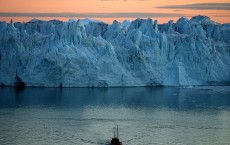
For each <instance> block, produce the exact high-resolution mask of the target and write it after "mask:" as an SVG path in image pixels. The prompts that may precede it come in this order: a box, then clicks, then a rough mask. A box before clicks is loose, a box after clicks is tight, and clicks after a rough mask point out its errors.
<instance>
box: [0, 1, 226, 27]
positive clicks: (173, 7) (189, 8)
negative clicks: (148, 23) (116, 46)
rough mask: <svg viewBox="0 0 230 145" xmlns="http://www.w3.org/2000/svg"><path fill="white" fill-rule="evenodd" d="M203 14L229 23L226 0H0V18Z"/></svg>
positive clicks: (165, 18) (173, 17) (158, 17)
mask: <svg viewBox="0 0 230 145" xmlns="http://www.w3.org/2000/svg"><path fill="white" fill-rule="evenodd" d="M195 15H206V16H209V17H211V19H212V20H214V21H216V22H219V23H230V0H0V21H7V22H9V21H10V20H11V19H13V21H14V22H16V21H19V22H27V21H29V20H31V19H32V18H38V19H41V20H51V19H58V20H62V21H68V19H69V18H73V19H83V18H93V19H97V20H102V21H105V22H107V23H112V22H113V20H118V21H120V22H121V21H123V20H125V19H130V20H134V19H136V18H152V19H154V20H158V22H159V23H165V22H168V21H169V20H174V21H176V20H178V19H179V18H180V17H187V18H191V17H192V16H195Z"/></svg>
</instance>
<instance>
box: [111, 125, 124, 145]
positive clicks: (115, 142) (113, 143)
mask: <svg viewBox="0 0 230 145" xmlns="http://www.w3.org/2000/svg"><path fill="white" fill-rule="evenodd" d="M116 130H117V134H116ZM110 145H122V143H121V141H120V140H119V138H118V125H117V128H115V127H114V137H113V138H112V140H111V143H110Z"/></svg>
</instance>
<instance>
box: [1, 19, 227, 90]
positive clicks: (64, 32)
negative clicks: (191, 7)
mask: <svg viewBox="0 0 230 145" xmlns="http://www.w3.org/2000/svg"><path fill="white" fill-rule="evenodd" d="M0 83H1V85H2V86H3V85H6V86H8V85H11V86H14V85H18V84H24V85H26V86H46V87H59V86H63V87H110V86H188V85H229V84H230V24H218V23H216V22H213V21H211V20H210V18H209V17H207V16H195V17H193V18H191V19H190V20H189V19H187V18H180V19H179V20H178V21H177V22H176V23H174V22H173V21H169V22H168V23H166V24H158V23H157V21H153V20H152V19H147V20H143V19H136V20H135V21H132V22H131V21H125V22H123V23H119V22H117V21H114V22H113V24H111V25H109V24H106V23H103V22H97V21H89V22H88V21H87V23H86V22H85V21H84V22H81V20H78V21H74V20H70V21H69V22H61V21H58V20H51V21H40V20H37V19H33V20H32V21H30V22H27V23H19V22H16V23H13V22H10V23H6V22H0Z"/></svg>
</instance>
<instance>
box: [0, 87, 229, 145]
mask: <svg viewBox="0 0 230 145" xmlns="http://www.w3.org/2000/svg"><path fill="white" fill-rule="evenodd" d="M116 125H118V126H119V138H120V140H121V141H122V143H123V144H124V145H154V144H160V145H161V144H162V145H167V144H169V145H173V144H175V145H178V144H179V145H180V144H181V145H185V144H188V145H193V144H194V145H197V144H202V145H212V144H213V145H214V144H217V145H221V144H223V145H225V144H226V145H227V144H229V143H230V89H229V87H227V89H221V87H220V88H218V89H212V88H211V89H210V88H174V87H166V88H147V87H134V88H62V89H60V88H25V89H16V88H10V87H4V88H0V144H1V145H52V144H55V145H59V144H60V145H64V144H65V145H72V144H73V145H105V144H108V143H109V142H110V140H111V138H112V137H113V127H115V126H116Z"/></svg>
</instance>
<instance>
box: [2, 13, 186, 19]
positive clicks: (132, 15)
mask: <svg viewBox="0 0 230 145" xmlns="http://www.w3.org/2000/svg"><path fill="white" fill-rule="evenodd" d="M0 16H2V17H62V18H63V17H65V18H66V17H69V18H70V17H79V18H147V17H185V16H188V15H186V14H176V13H5V12H0Z"/></svg>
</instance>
